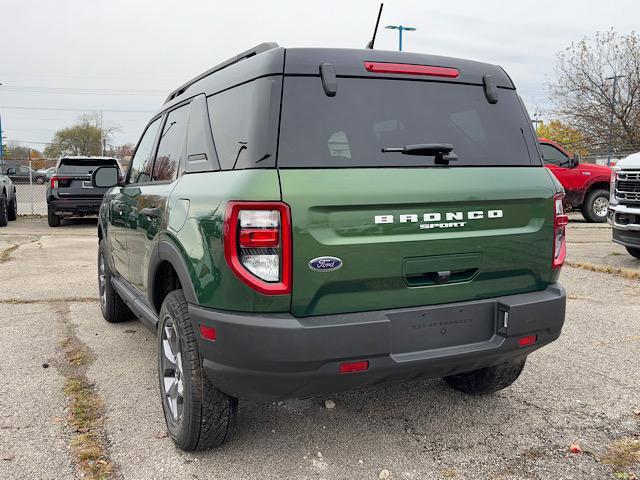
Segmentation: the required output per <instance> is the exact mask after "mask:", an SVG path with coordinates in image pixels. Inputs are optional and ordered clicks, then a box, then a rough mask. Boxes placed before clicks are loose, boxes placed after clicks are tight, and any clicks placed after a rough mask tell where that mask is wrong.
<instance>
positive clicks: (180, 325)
mask: <svg viewBox="0 0 640 480" xmlns="http://www.w3.org/2000/svg"><path fill="white" fill-rule="evenodd" d="M158 379H159V383H160V394H161V397H162V409H163V410H164V417H165V421H166V423H167V430H168V431H169V435H171V438H172V439H173V441H174V443H175V444H176V446H177V447H178V448H180V449H182V450H187V451H191V450H206V449H209V448H214V447H219V446H220V445H222V444H223V443H224V442H225V441H226V440H227V438H228V437H229V436H230V435H231V431H232V429H233V424H234V423H235V417H236V411H237V408H238V400H237V399H236V398H233V397H230V396H229V395H227V394H225V393H223V392H221V391H220V390H218V389H217V388H216V387H215V385H214V384H213V383H212V382H211V380H210V379H209V377H208V376H207V375H206V374H205V372H204V371H203V368H202V358H201V357H200V352H199V350H198V343H197V340H196V332H195V331H194V328H193V324H192V323H191V319H190V317H189V311H188V309H187V301H186V299H185V298H184V294H183V293H182V290H174V291H173V292H171V293H169V294H168V295H167V296H166V297H165V299H164V302H163V303H162V308H161V309H160V323H159V324H158Z"/></svg>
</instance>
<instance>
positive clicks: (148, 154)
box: [129, 118, 161, 183]
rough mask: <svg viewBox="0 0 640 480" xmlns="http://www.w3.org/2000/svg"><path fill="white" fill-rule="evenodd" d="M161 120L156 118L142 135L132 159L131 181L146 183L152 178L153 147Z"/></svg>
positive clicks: (130, 168)
mask: <svg viewBox="0 0 640 480" xmlns="http://www.w3.org/2000/svg"><path fill="white" fill-rule="evenodd" d="M160 120H161V118H158V119H156V120H154V121H153V122H152V123H151V124H150V125H149V126H148V127H147V130H146V131H145V132H144V134H143V135H142V139H141V140H140V143H139V144H138V148H136V153H134V154H133V158H132V159H131V166H130V167H129V171H130V173H129V183H144V182H148V181H150V179H151V165H152V161H151V160H152V158H153V157H152V149H153V144H154V143H155V140H156V135H157V134H158V129H159V128H160Z"/></svg>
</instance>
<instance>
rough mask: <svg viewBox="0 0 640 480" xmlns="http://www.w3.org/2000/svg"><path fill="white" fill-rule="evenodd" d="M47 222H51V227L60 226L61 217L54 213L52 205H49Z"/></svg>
mask: <svg viewBox="0 0 640 480" xmlns="http://www.w3.org/2000/svg"><path fill="white" fill-rule="evenodd" d="M47 223H49V226H50V227H59V226H60V217H59V216H58V215H56V214H55V213H53V210H51V207H47Z"/></svg>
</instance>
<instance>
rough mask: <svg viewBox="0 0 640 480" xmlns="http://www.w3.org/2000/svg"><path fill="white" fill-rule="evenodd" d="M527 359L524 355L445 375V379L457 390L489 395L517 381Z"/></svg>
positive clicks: (470, 393) (471, 393)
mask: <svg viewBox="0 0 640 480" xmlns="http://www.w3.org/2000/svg"><path fill="white" fill-rule="evenodd" d="M526 361H527V357H522V358H519V359H517V360H513V361H511V362H507V363H501V364H500V365H494V366H493V367H486V368H481V369H479V370H474V371H472V372H467V373H461V374H458V375H451V376H449V377H444V381H445V382H447V383H448V384H449V385H450V386H451V387H453V388H455V389H456V390H460V391H461V392H464V393H468V394H469V395H488V394H490V393H495V392H497V391H499V390H502V389H504V388H507V387H508V386H510V385H511V384H512V383H513V382H515V381H516V380H517V379H518V377H519V376H520V373H522V369H523V368H524V364H525V363H526Z"/></svg>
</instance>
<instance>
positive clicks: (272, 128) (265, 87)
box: [208, 76, 282, 170]
mask: <svg viewBox="0 0 640 480" xmlns="http://www.w3.org/2000/svg"><path fill="white" fill-rule="evenodd" d="M281 82H282V77H279V76H278V77H267V78H260V79H257V80H253V81H251V82H249V83H245V84H243V85H239V86H237V87H234V88H232V89H230V90H226V91H224V92H221V93H218V94H216V95H213V96H211V97H209V100H208V103H209V117H210V119H211V129H212V131H213V141H214V143H215V146H216V152H217V153H218V159H219V160H220V167H221V168H222V170H232V169H234V168H235V169H242V168H266V167H273V166H275V156H276V146H277V137H278V115H279V105H280V91H281V85H282V84H281Z"/></svg>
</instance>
